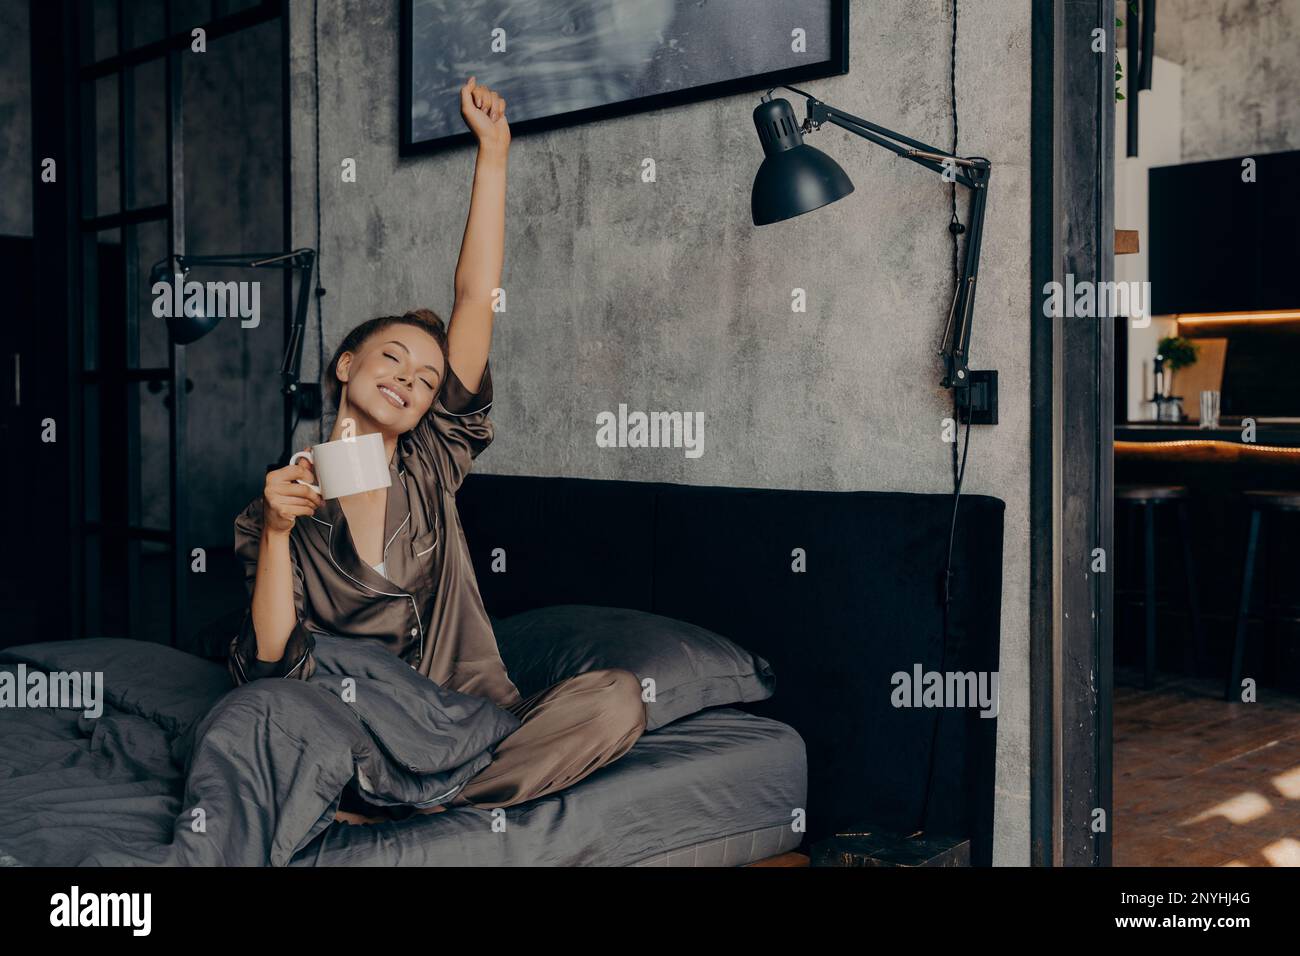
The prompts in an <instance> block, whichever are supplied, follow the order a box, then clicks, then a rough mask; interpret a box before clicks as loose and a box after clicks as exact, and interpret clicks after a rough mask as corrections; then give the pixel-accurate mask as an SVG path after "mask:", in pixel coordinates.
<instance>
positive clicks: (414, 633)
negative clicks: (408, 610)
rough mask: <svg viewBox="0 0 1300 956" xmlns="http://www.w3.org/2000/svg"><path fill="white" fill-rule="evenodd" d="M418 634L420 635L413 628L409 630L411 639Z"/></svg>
mask: <svg viewBox="0 0 1300 956" xmlns="http://www.w3.org/2000/svg"><path fill="white" fill-rule="evenodd" d="M418 633H420V632H419V631H417V630H416V629H415V628H411V636H412V637H415V636H416V635H417V634H418Z"/></svg>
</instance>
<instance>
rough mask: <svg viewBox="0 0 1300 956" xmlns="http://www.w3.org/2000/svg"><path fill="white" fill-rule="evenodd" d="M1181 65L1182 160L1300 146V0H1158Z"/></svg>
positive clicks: (1161, 40) (1165, 40)
mask: <svg viewBox="0 0 1300 956" xmlns="http://www.w3.org/2000/svg"><path fill="white" fill-rule="evenodd" d="M1156 31H1157V33H1156V48H1157V50H1159V51H1160V53H1161V55H1162V56H1168V57H1170V58H1171V59H1172V60H1174V61H1175V62H1177V63H1180V64H1182V67H1183V142H1182V157H1183V162H1195V161H1197V160H1202V159H1224V158H1227V157H1231V156H1245V155H1249V154H1251V153H1275V152H1280V151H1282V150H1288V149H1300V0H1161V3H1160V4H1159V12H1158V15H1157V18H1156Z"/></svg>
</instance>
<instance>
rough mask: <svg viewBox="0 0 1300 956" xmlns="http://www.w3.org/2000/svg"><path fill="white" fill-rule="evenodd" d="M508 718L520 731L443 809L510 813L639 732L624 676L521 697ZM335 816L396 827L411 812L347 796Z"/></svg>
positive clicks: (635, 688)
mask: <svg viewBox="0 0 1300 956" xmlns="http://www.w3.org/2000/svg"><path fill="white" fill-rule="evenodd" d="M508 709H509V711H510V712H511V713H512V714H514V715H515V716H516V717H518V718H519V719H520V720H521V721H522V723H521V724H520V726H519V729H518V730H516V731H515V732H514V733H512V734H511V735H510V736H509V737H506V738H505V739H504V740H502V741H501V742H500V743H499V744H497V746H496V749H495V750H494V751H493V757H492V762H491V763H490V764H488V765H487V766H486V767H484V768H483V769H482V770H480V771H479V772H478V773H477V774H476V775H475V776H474V777H472V778H470V781H469V783H467V784H466V785H465V787H464V789H462V790H461V792H460V793H458V794H457V795H456V796H455V798H454V799H452V800H451V801H450V803H448V804H447V805H446V807H447V808H448V809H451V808H453V807H462V806H467V805H472V806H475V807H480V808H482V809H489V810H490V809H495V808H497V807H511V806H514V805H515V804H516V803H523V802H524V801H526V800H535V799H537V798H538V797H544V796H546V795H547V794H548V793H554V792H555V791H557V790H563V789H564V788H565V787H569V786H572V785H573V784H575V783H577V782H578V781H579V780H581V779H583V778H584V777H586V776H587V775H589V774H590V773H592V772H593V771H595V770H598V769H599V768H601V767H603V766H605V765H606V764H609V763H613V762H614V761H615V760H617V759H618V758H619V757H621V756H623V754H625V753H627V752H628V751H629V750H631V749H632V745H633V744H635V743H636V742H637V740H638V738H640V736H641V734H642V733H643V732H644V731H645V703H644V702H643V701H642V700H641V683H640V681H638V680H637V678H636V675H635V674H633V673H632V672H631V671H627V670H622V669H620V668H602V669H600V670H593V671H588V672H587V673H585V674H578V675H576V676H574V677H570V678H568V679H566V680H562V681H560V682H559V683H557V684H553V685H551V686H550V687H548V688H546V689H545V690H541V691H538V692H537V693H535V694H533V695H532V696H530V697H525V698H524V699H523V700H521V701H520V702H519V703H517V704H515V705H514V706H513V707H510V708H508ZM340 809H341V810H349V811H357V812H361V813H362V814H366V813H369V814H379V815H380V816H379V817H378V819H383V818H384V817H387V818H389V819H403V818H405V817H407V816H409V815H411V813H412V812H415V813H421V812H428V811H418V810H413V808H411V807H400V808H388V809H387V810H385V809H381V808H379V807H374V806H371V805H370V804H367V803H365V802H364V801H362V800H360V799H359V796H358V795H357V794H355V793H354V792H353V791H352V790H351V788H350V787H349V789H348V790H347V791H345V792H344V799H343V801H342V804H341V805H340Z"/></svg>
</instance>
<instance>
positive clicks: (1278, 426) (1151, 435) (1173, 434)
mask: <svg viewBox="0 0 1300 956" xmlns="http://www.w3.org/2000/svg"><path fill="white" fill-rule="evenodd" d="M1230 421H1231V422H1232V424H1228V423H1227V422H1225V421H1220V423H1219V427H1218V428H1201V427H1200V426H1199V425H1196V424H1190V425H1175V424H1173V423H1172V422H1130V423H1128V424H1126V425H1116V426H1115V441H1117V442H1121V441H1125V442H1168V441H1219V442H1231V443H1232V444H1234V445H1242V444H1246V445H1248V444H1250V443H1248V442H1243V441H1242V440H1241V425H1240V419H1231V420H1230ZM1254 444H1256V445H1276V446H1279V447H1282V448H1300V422H1279V423H1271V422H1260V423H1256V425H1255V442H1254Z"/></svg>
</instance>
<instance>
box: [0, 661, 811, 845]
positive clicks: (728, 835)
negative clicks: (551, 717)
mask: <svg viewBox="0 0 1300 956" xmlns="http://www.w3.org/2000/svg"><path fill="white" fill-rule="evenodd" d="M77 643H79V644H82V645H83V646H86V645H89V646H87V648H86V649H87V653H85V654H84V655H80V659H81V660H84V661H86V663H87V664H89V665H91V666H98V665H99V663H100V661H101V660H102V658H103V655H104V654H106V653H112V654H115V655H116V656H118V658H119V659H121V660H123V661H130V662H131V667H132V669H134V670H138V671H141V672H142V673H141V674H140V684H139V686H140V687H141V688H142V691H141V693H142V694H143V693H145V690H144V688H145V687H146V684H148V683H150V682H153V686H154V687H157V686H158V685H157V683H156V682H157V680H158V679H159V678H160V677H161V676H162V675H164V674H166V673H174V674H183V675H184V677H183V679H182V681H181V683H180V684H178V686H177V690H176V692H175V693H174V694H166V695H163V696H161V697H159V698H157V699H154V700H150V701H148V702H147V703H146V704H145V705H144V706H142V707H140V706H136V702H135V701H131V700H126V701H124V702H123V703H124V704H125V708H126V709H123V708H119V707H116V706H109V707H106V708H105V710H104V713H103V715H102V716H100V717H98V718H96V719H94V720H90V719H87V718H86V717H84V716H82V714H81V712H79V711H74V710H71V709H26V708H24V709H16V708H5V709H0V768H3V769H2V770H0V865H10V866H23V865H38V866H69V865H76V864H77V863H79V862H80V861H81V859H83V858H84V856H85V855H87V854H91V853H95V852H98V851H101V850H106V849H112V848H117V847H121V846H123V845H129V844H132V843H135V842H138V841H141V840H147V841H160V842H166V841H167V840H168V839H170V833H171V830H172V827H173V826H174V825H176V824H177V814H178V811H179V810H180V796H179V792H180V788H181V784H182V780H181V776H180V772H179V770H178V769H177V768H176V767H174V766H172V765H171V764H170V762H169V759H168V758H169V754H168V750H167V747H166V741H167V740H169V739H170V738H171V737H172V736H173V734H168V733H167V732H166V731H167V730H168V729H170V730H172V731H179V730H181V729H183V727H185V726H187V722H189V721H192V720H193V719H195V716H196V715H197V714H199V713H200V712H201V711H202V710H203V706H202V701H203V700H205V699H209V698H215V696H219V695H221V694H224V693H226V692H227V691H228V688H229V677H228V676H227V675H226V672H225V669H224V668H222V667H220V666H219V665H217V664H215V663H212V662H207V661H201V660H199V659H197V658H192V659H190V660H186V661H182V662H178V661H177V660H176V659H175V658H174V655H177V654H179V652H177V651H173V650H171V649H169V648H162V647H157V646H155V645H141V647H140V648H131V649H127V648H126V647H125V645H126V644H128V643H135V642H119V641H105V642H77ZM96 645H99V646H96ZM35 647H36V648H39V645H37V646H35ZM33 650H34V648H33V647H32V646H29V647H24V648H15V649H14V651H15V652H17V655H18V656H20V657H23V658H25V659H30V658H31V655H32V653H33ZM146 657H147V658H148V660H149V661H150V662H151V663H152V666H150V665H146V666H145V667H143V668H140V667H139V666H138V662H139V661H140V660H141V659H143V658H146ZM78 659H79V655H77V654H64V655H62V656H61V658H60V661H59V663H60V665H61V667H62V668H64V669H72V668H73V666H74V665H75V663H76V661H77V660H78ZM17 666H18V665H17V663H14V662H12V661H11V662H6V663H0V671H6V672H10V673H13V672H14V671H15V669H16V667H17ZM113 676H114V675H112V674H111V672H110V675H109V679H110V680H111V679H113ZM119 676H120V675H119ZM144 713H147V714H148V716H144V715H143V714H144ZM806 793H807V767H806V761H805V752H804V745H803V740H802V739H801V738H800V737H799V735H798V734H797V733H796V732H795V731H794V730H793V729H792V728H790V727H788V726H786V725H785V724H782V723H780V722H778V721H774V720H769V719H766V718H762V717H757V716H754V715H752V714H747V713H745V712H744V711H742V710H738V709H735V708H730V707H715V708H709V709H706V710H704V711H701V712H699V713H696V714H693V715H691V716H689V717H686V718H683V719H681V720H676V721H673V722H671V723H669V724H668V725H666V726H664V727H660V728H658V729H657V730H655V731H653V732H650V733H647V734H645V735H644V736H643V737H642V738H641V739H640V740H639V741H638V742H637V744H636V745H635V746H634V747H633V749H632V750H631V751H629V752H628V753H627V754H625V755H624V756H623V757H622V758H621V759H620V760H618V761H617V762H615V763H614V764H611V765H610V766H608V767H605V768H602V769H601V770H598V771H596V772H595V773H594V774H592V775H591V776H589V777H587V778H586V779H585V780H582V781H580V782H579V783H578V784H576V785H574V786H573V787H570V788H568V789H566V790H564V791H561V792H559V793H557V794H552V795H550V796H548V797H543V798H541V799H538V800H534V801H530V802H529V803H525V804H520V805H518V806H516V807H511V808H507V809H506V810H505V811H504V812H505V814H506V827H505V830H504V832H494V831H493V829H492V827H491V826H490V819H489V818H490V814H489V813H488V811H483V810H478V809H474V808H468V807H457V808H452V809H449V810H447V811H446V812H444V813H439V814H432V815H427V816H413V817H410V818H408V819H406V820H400V821H391V822H387V823H381V824H373V825H364V826H354V825H347V824H342V823H335V824H333V825H331V826H329V827H328V829H326V830H325V832H324V833H322V834H321V835H320V836H319V837H317V838H316V839H315V840H313V841H312V842H311V843H310V844H309V845H308V846H306V847H305V848H304V849H303V850H301V851H300V852H299V853H298V854H296V855H295V856H294V858H293V860H292V862H291V865H294V866H340V865H366V866H518V865H532V866H538V865H603V866H625V865H643V866H644V865H671V866H682V865H685V866H739V865H744V864H747V863H751V862H754V861H756V860H759V859H762V858H765V857H769V856H773V855H775V854H779V853H782V852H784V851H786V850H789V849H791V848H793V847H794V846H796V845H797V844H798V842H799V839H800V834H798V833H797V832H795V830H794V829H793V828H792V827H791V822H790V810H789V808H790V807H799V806H803V804H804V802H805V798H806ZM182 822H183V821H182Z"/></svg>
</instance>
